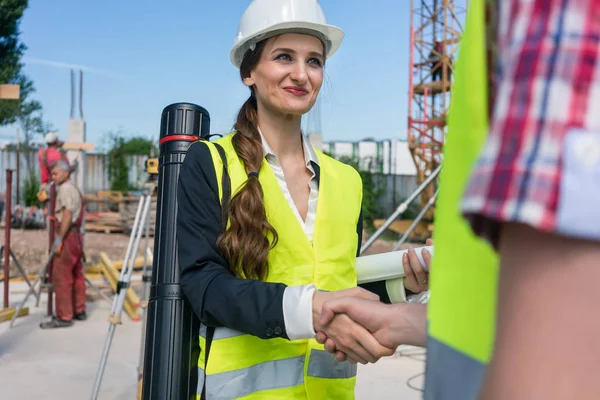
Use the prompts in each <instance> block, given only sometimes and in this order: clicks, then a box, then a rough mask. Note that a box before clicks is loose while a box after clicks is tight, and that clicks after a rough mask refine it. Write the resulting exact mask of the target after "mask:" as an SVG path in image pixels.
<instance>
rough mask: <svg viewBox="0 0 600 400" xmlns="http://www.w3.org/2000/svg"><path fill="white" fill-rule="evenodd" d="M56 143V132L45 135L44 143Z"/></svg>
mask: <svg viewBox="0 0 600 400" xmlns="http://www.w3.org/2000/svg"><path fill="white" fill-rule="evenodd" d="M57 141H58V133H56V132H48V133H46V143H47V144H52V143H56V142H57Z"/></svg>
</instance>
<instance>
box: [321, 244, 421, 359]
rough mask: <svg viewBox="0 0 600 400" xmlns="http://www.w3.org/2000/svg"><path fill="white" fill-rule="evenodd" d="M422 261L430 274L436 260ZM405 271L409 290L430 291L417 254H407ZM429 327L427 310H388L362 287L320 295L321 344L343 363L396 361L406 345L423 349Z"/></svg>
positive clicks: (390, 306) (412, 307)
mask: <svg viewBox="0 0 600 400" xmlns="http://www.w3.org/2000/svg"><path fill="white" fill-rule="evenodd" d="M430 243H431V242H430V241H428V245H431V244H430ZM422 256H423V260H424V261H425V264H426V266H427V271H430V264H431V254H430V253H429V252H427V251H426V250H423V251H422ZM402 265H403V267H404V271H405V275H406V278H405V287H406V288H407V289H408V290H410V291H411V292H413V293H420V292H423V291H425V290H428V286H429V285H428V279H427V278H428V276H427V272H426V271H425V270H424V269H423V268H422V266H421V263H420V261H419V259H418V257H417V254H416V252H415V251H414V250H411V251H409V252H408V253H407V255H406V256H405V257H404V258H403V260H402ZM426 321H427V306H426V305H425V304H413V303H399V304H383V303H381V302H380V301H379V296H377V295H376V294H374V293H371V292H369V291H367V290H365V289H362V288H360V287H355V288H351V289H346V290H340V291H337V292H316V293H315V295H314V297H313V325H314V329H315V332H316V333H317V335H316V340H317V341H318V342H319V343H320V344H323V345H324V346H325V350H326V351H328V352H329V353H332V354H334V357H335V359H336V360H337V361H340V362H341V361H345V360H347V361H349V362H351V363H361V364H367V363H374V362H377V361H378V360H379V359H380V358H381V357H387V356H391V355H393V354H394V352H395V351H396V348H397V347H398V346H400V345H403V344H404V345H412V346H422V347H424V346H425V342H426V336H427V328H426V325H427V322H426Z"/></svg>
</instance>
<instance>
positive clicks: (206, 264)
mask: <svg viewBox="0 0 600 400" xmlns="http://www.w3.org/2000/svg"><path fill="white" fill-rule="evenodd" d="M313 167H314V170H315V174H316V176H317V179H318V178H319V175H320V169H319V166H318V165H316V164H314V163H313ZM218 193H219V190H218V185H217V179H216V175H215V168H214V164H213V162H212V157H211V154H210V150H209V149H208V147H207V146H204V145H201V144H195V145H192V146H190V148H189V150H188V152H187V155H186V157H185V160H184V162H183V165H182V166H181V171H180V175H179V184H178V191H177V207H178V210H177V241H178V243H177V245H178V261H179V268H180V271H181V272H180V273H181V288H182V290H183V292H184V294H185V296H186V297H187V299H188V300H189V302H190V303H191V305H192V307H193V309H194V312H195V313H196V315H197V316H198V318H199V319H200V320H201V321H202V323H203V324H205V325H207V326H213V327H220V326H227V327H229V328H232V329H235V330H238V331H240V332H244V333H248V334H251V335H254V336H257V337H260V338H263V339H269V338H273V337H274V336H273V332H281V333H280V334H278V335H276V336H279V337H283V338H286V339H287V338H288V336H287V332H286V330H285V322H284V318H283V292H284V290H285V288H286V285H284V284H283V283H273V282H261V281H257V280H251V279H239V278H236V277H235V276H233V275H232V274H231V272H230V271H229V267H228V264H227V262H226V261H225V260H224V259H223V258H222V257H221V256H220V255H219V253H218V251H217V248H216V242H217V238H218V237H219V235H220V234H221V208H220V199H219V196H218ZM356 230H357V233H358V248H359V249H360V245H361V242H362V215H361V217H360V218H359V222H358V225H357V227H356ZM357 255H358V254H357ZM361 286H362V287H364V288H366V289H368V290H370V291H372V292H374V293H377V294H378V295H379V296H380V298H381V300H382V301H384V302H386V303H389V297H388V295H387V291H386V289H385V282H383V281H382V282H374V283H370V284H367V285H361ZM276 328H279V329H276ZM267 330H268V331H269V336H267V333H266V332H267Z"/></svg>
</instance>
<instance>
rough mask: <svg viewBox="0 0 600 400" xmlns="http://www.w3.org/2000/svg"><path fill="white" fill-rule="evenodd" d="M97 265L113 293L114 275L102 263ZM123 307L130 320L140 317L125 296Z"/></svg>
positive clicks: (115, 281)
mask: <svg viewBox="0 0 600 400" xmlns="http://www.w3.org/2000/svg"><path fill="white" fill-rule="evenodd" d="M99 265H100V267H101V268H102V273H103V274H104V277H105V278H106V280H107V281H108V283H109V284H110V287H111V289H112V291H113V293H116V292H117V279H115V277H114V276H113V275H112V274H111V273H110V272H109V270H108V269H107V268H106V265H104V263H100V264H99ZM123 308H124V309H125V312H126V313H127V315H129V317H130V318H131V319H132V320H134V321H139V320H141V318H140V316H139V314H138V312H137V308H135V307H133V306H132V305H131V304H129V301H128V300H127V298H125V303H124V304H123Z"/></svg>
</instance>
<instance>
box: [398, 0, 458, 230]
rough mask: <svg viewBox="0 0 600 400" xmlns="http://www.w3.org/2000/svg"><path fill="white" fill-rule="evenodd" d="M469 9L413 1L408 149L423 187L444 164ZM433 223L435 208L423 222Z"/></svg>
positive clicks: (448, 1) (440, 1)
mask: <svg viewBox="0 0 600 400" xmlns="http://www.w3.org/2000/svg"><path fill="white" fill-rule="evenodd" d="M467 6H468V1H467V0H461V1H456V0H411V5H410V8H411V24H410V72H409V99H408V146H409V149H410V152H411V154H412V157H413V160H414V163H415V166H416V169H417V184H422V183H423V182H424V181H425V180H426V179H427V177H428V176H429V175H431V174H432V173H433V172H434V171H435V170H436V168H437V167H438V166H439V165H440V163H441V158H442V146H443V144H444V139H445V136H446V116H447V113H448V108H449V105H450V93H451V91H452V73H453V68H454V60H455V59H456V52H457V49H458V43H459V40H460V38H461V36H462V32H463V25H464V20H465V15H466V9H467ZM436 181H437V180H434V181H433V183H432V184H430V185H428V187H427V188H425V189H424V191H423V192H422V194H421V208H422V209H424V208H426V207H427V205H428V203H431V204H432V203H433V201H434V200H435V199H434V197H435V193H436V187H437V184H436ZM432 220H433V208H430V209H429V210H428V211H427V212H426V213H425V214H424V218H423V221H422V222H421V224H422V225H423V224H427V225H429V223H430V222H431V221H432ZM421 230H422V229H421Z"/></svg>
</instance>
